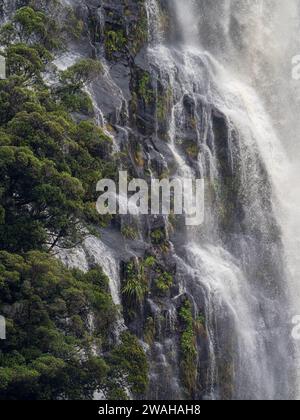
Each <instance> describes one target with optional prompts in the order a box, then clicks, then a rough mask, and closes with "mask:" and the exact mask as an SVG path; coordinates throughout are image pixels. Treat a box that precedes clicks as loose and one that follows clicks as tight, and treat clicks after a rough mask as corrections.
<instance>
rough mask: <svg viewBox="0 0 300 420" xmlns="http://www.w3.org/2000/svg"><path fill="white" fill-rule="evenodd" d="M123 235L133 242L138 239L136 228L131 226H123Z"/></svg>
mask: <svg viewBox="0 0 300 420" xmlns="http://www.w3.org/2000/svg"><path fill="white" fill-rule="evenodd" d="M121 233H122V235H123V236H124V238H126V239H129V240H132V241H133V240H134V239H136V238H137V235H138V232H137V230H136V228H135V227H133V226H130V225H125V226H123V227H122V229H121Z"/></svg>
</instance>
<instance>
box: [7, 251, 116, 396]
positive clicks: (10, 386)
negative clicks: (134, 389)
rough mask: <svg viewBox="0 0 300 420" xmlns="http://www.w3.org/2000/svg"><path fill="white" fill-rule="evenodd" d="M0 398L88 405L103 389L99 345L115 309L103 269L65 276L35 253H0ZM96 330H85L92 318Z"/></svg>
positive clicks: (59, 267) (61, 269)
mask: <svg viewBox="0 0 300 420" xmlns="http://www.w3.org/2000/svg"><path fill="white" fill-rule="evenodd" d="M0 311H1V313H2V314H3V315H5V317H6V318H7V335H8V339H7V340H4V341H1V343H0V365H1V368H0V399H31V400H37V399H58V398H67V399H81V398H84V399H91V398H92V397H93V393H94V391H95V390H96V389H99V390H100V389H103V388H104V387H105V386H106V377H107V373H108V370H109V367H108V365H107V363H106V362H105V361H104V360H103V359H102V358H100V357H96V356H94V353H93V347H92V346H93V344H94V343H95V342H97V343H98V347H99V349H100V348H101V346H104V345H105V343H106V340H107V334H108V331H109V330H110V328H111V326H112V325H113V323H114V321H115V319H116V309H115V307H114V305H113V302H112V299H111V296H110V294H109V291H108V280H107V279H106V278H105V276H104V275H103V273H102V271H101V269H99V268H95V269H94V270H92V271H90V272H89V273H87V274H83V273H79V272H73V273H72V272H70V271H68V270H67V269H65V268H64V267H63V266H62V264H61V263H60V262H58V261H57V260H56V259H53V258H50V257H49V255H47V254H43V253H40V252H36V251H35V252H30V253H28V254H26V255H25V256H24V257H21V256H19V255H16V254H9V253H7V252H0ZM91 316H92V317H93V318H94V327H93V328H92V327H91V326H90V317H91Z"/></svg>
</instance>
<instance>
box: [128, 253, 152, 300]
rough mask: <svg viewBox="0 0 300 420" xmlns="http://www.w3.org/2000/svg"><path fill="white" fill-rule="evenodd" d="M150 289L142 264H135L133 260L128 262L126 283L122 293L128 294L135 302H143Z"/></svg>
mask: <svg viewBox="0 0 300 420" xmlns="http://www.w3.org/2000/svg"><path fill="white" fill-rule="evenodd" d="M147 291H148V284H147V279H146V276H145V272H144V267H143V265H142V264H137V263H136V264H135V263H134V262H133V261H131V262H129V263H127V264H126V268H125V284H124V287H123V289H122V293H123V294H124V295H125V296H127V297H128V298H129V299H130V300H131V301H132V302H133V304H136V303H138V304H141V303H142V302H143V300H144V297H145V294H146V293H147Z"/></svg>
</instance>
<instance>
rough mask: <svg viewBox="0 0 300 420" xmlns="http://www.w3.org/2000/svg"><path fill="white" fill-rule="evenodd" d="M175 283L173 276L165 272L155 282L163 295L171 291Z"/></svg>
mask: <svg viewBox="0 0 300 420" xmlns="http://www.w3.org/2000/svg"><path fill="white" fill-rule="evenodd" d="M173 282H174V279H173V276H172V274H170V273H168V272H166V271H165V272H164V273H162V274H161V275H160V276H159V277H158V278H157V279H156V280H155V286H156V288H157V289H158V290H159V291H160V292H161V293H166V292H168V291H169V290H170V287H171V286H172V285H173Z"/></svg>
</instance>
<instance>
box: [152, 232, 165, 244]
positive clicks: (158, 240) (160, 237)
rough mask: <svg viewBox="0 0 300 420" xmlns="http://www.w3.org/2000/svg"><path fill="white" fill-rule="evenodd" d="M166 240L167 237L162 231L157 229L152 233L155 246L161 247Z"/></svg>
mask: <svg viewBox="0 0 300 420" xmlns="http://www.w3.org/2000/svg"><path fill="white" fill-rule="evenodd" d="M165 239H166V235H165V232H164V231H163V230H162V229H155V230H153V231H152V232H151V240H152V243H153V244H154V245H161V244H162V243H163V242H164V241H165Z"/></svg>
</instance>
